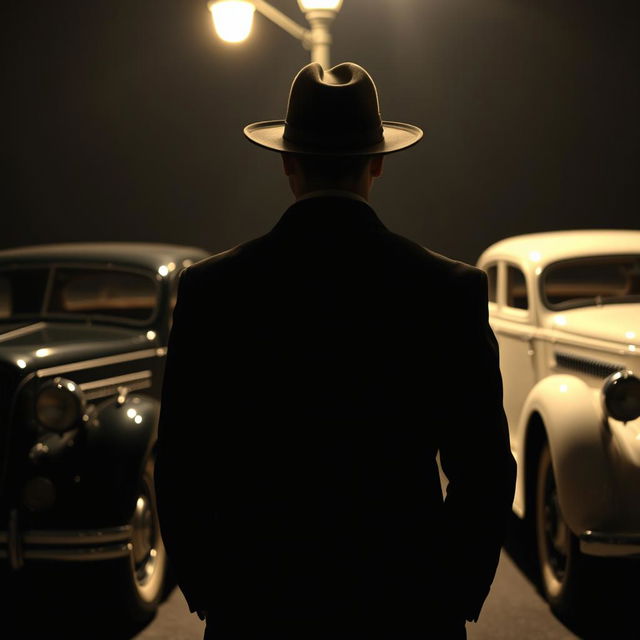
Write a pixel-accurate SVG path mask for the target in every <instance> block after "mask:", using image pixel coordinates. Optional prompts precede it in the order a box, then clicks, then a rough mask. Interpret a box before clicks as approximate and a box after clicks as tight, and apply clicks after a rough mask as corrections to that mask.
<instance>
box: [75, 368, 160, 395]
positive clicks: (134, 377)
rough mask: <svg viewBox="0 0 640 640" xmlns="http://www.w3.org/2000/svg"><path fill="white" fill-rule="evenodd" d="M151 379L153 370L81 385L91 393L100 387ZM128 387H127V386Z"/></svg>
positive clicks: (83, 389)
mask: <svg viewBox="0 0 640 640" xmlns="http://www.w3.org/2000/svg"><path fill="white" fill-rule="evenodd" d="M150 377H151V370H150V369H146V370H145V371H136V372H134V373H127V374H125V375H123V376H113V378H102V380H91V381H90V382H83V383H82V384H81V385H80V388H81V389H82V391H90V390H92V389H98V388H100V387H111V386H113V385H114V384H115V385H120V384H125V383H126V382H135V381H137V380H144V379H146V378H150ZM125 386H126V385H125Z"/></svg>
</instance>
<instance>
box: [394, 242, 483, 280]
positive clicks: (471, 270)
mask: <svg viewBox="0 0 640 640" xmlns="http://www.w3.org/2000/svg"><path fill="white" fill-rule="evenodd" d="M389 236H390V238H391V240H392V242H393V243H394V244H396V246H397V247H398V248H401V249H402V250H403V252H404V253H405V254H406V255H408V256H410V260H411V262H414V264H415V266H418V265H421V266H422V268H424V269H427V270H429V271H431V272H434V273H436V274H437V275H438V276H439V277H440V278H442V280H443V281H446V282H448V283H449V284H455V285H459V286H463V287H464V286H465V285H467V286H470V287H472V286H474V283H478V284H477V285H476V286H486V285H484V282H485V281H486V274H485V273H484V271H482V270H481V269H478V268H477V267H474V266H472V265H470V264H467V263H466V262H463V261H461V260H455V259H453V258H449V257H448V256H445V255H443V254H441V253H438V252H436V251H433V250H432V249H429V248H427V247H424V246H422V245H420V244H418V243H417V242H414V241H413V240H409V239H408V238H405V237H404V236H401V235H398V234H396V233H391V232H390V233H389Z"/></svg>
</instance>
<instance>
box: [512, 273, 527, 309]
mask: <svg viewBox="0 0 640 640" xmlns="http://www.w3.org/2000/svg"><path fill="white" fill-rule="evenodd" d="M507 306H508V307H513V308H514V309H528V308H529V300H528V298H527V281H526V280H525V277H524V273H522V271H521V270H520V269H518V267H514V266H513V265H508V266H507Z"/></svg>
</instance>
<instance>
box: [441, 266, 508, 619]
mask: <svg viewBox="0 0 640 640" xmlns="http://www.w3.org/2000/svg"><path fill="white" fill-rule="evenodd" d="M458 295H459V297H458V300H457V303H456V305H455V307H454V308H455V309H456V311H457V315H456V317H454V318H453V324H454V326H455V333H454V334H453V339H454V340H455V343H456V344H455V351H454V352H455V353H459V354H460V355H459V357H460V361H459V365H460V367H461V368H460V374H461V376H460V379H459V381H456V384H459V385H460V386H459V387H458V388H456V389H455V390H450V391H449V392H448V394H447V395H446V396H445V397H447V398H448V399H449V402H448V403H447V404H448V406H447V407H446V409H445V410H444V413H443V420H442V424H441V435H440V446H439V448H440V462H441V465H442V468H443V471H444V473H445V475H446V476H447V479H448V481H449V485H448V487H447V495H446V499H445V506H444V511H445V534H446V537H447V554H446V556H445V557H446V560H447V568H448V571H449V572H450V573H449V575H450V583H449V588H450V589H451V590H452V593H454V594H462V598H459V597H456V599H457V601H458V602H460V604H461V605H462V611H461V613H462V614H463V615H464V616H465V617H466V618H467V620H473V621H475V620H477V619H478V615H479V614H480V609H481V608H482V604H483V602H484V600H485V598H486V597H487V594H488V593H489V588H490V586H491V582H492V581H493V578H494V576H495V571H496V568H497V566H498V560H499V556H500V548H501V546H502V543H503V542H504V537H505V533H506V524H507V518H508V516H509V513H510V511H511V503H512V500H513V494H514V488H515V461H514V459H513V456H512V455H511V451H510V445H509V430H508V427H507V420H506V417H505V414H504V410H503V407H502V378H501V375H500V369H499V359H498V344H497V342H496V339H495V336H494V334H493V331H492V330H491V327H490V326H489V318H488V300H487V278H486V275H485V273H484V272H482V271H479V270H478V269H469V268H468V267H466V268H465V271H463V272H462V274H461V288H460V289H459V291H458ZM463 363H464V364H463Z"/></svg>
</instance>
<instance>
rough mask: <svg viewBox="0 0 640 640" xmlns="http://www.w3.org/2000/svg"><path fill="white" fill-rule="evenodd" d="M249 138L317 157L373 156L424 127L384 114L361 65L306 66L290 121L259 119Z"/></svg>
mask: <svg viewBox="0 0 640 640" xmlns="http://www.w3.org/2000/svg"><path fill="white" fill-rule="evenodd" d="M244 134H245V136H247V138H248V139H249V140H250V141H251V142H253V143H255V144H257V145H259V146H261V147H264V148H266V149H271V150H272V151H284V152H288V153H304V154H314V155H334V156H335V155H341V156H349V155H373V154H380V153H392V152H394V151H400V150H401V149H406V148H407V147H410V146H411V145H414V144H415V143H416V142H418V141H419V140H420V138H422V130H421V129H419V128H418V127H414V126H413V125H410V124H404V123H402V122H388V121H386V120H384V121H383V120H382V119H381V118H380V106H379V104H378V92H377V90H376V85H375V84H374V82H373V79H372V78H371V76H370V75H369V74H368V73H367V72H366V71H365V69H363V68H362V67H361V66H359V65H357V64H355V63H353V62H344V63H342V64H339V65H337V66H335V67H333V68H332V69H329V70H328V71H325V70H324V69H323V68H322V66H321V65H319V64H318V63H317V62H312V63H311V64H308V65H307V66H306V67H303V68H302V69H301V70H300V71H299V72H298V74H297V75H296V77H295V78H294V79H293V82H292V84H291V91H290V93H289V103H288V105H287V118H286V120H268V121H264V122H254V123H253V124H250V125H247V126H246V127H245V128H244Z"/></svg>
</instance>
